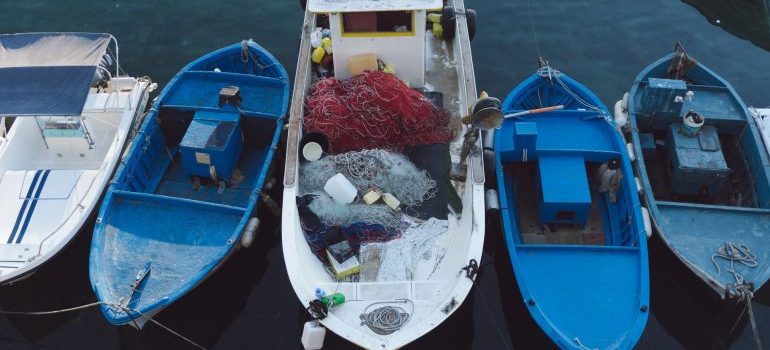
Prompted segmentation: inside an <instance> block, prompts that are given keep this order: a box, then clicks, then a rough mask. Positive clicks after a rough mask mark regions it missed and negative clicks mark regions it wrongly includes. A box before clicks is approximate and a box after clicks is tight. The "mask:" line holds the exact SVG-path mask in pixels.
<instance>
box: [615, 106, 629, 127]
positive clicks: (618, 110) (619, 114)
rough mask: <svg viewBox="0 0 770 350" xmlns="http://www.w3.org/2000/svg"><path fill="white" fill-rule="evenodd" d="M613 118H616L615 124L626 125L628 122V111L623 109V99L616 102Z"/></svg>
mask: <svg viewBox="0 0 770 350" xmlns="http://www.w3.org/2000/svg"><path fill="white" fill-rule="evenodd" d="M613 118H614V119H615V124H616V125H617V126H618V127H621V128H622V127H624V126H626V124H628V112H626V111H624V110H623V101H622V100H618V102H615V111H614V114H613Z"/></svg>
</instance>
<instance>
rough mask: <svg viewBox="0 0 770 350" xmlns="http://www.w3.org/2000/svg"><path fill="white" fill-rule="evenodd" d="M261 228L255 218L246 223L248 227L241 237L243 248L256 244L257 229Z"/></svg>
mask: <svg viewBox="0 0 770 350" xmlns="http://www.w3.org/2000/svg"><path fill="white" fill-rule="evenodd" d="M258 228H259V219H258V218H256V217H254V218H251V219H249V221H248V222H247V223H246V227H245V228H244V229H243V234H242V235H241V247H244V248H248V247H251V244H252V243H254V237H256V236H257V229H258Z"/></svg>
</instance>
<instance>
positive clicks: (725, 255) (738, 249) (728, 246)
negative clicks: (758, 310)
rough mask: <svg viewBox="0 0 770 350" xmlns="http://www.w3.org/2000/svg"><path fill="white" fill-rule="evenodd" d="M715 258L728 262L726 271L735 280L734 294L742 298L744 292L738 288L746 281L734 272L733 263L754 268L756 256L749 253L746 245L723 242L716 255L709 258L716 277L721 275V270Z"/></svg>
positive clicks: (749, 250)
mask: <svg viewBox="0 0 770 350" xmlns="http://www.w3.org/2000/svg"><path fill="white" fill-rule="evenodd" d="M717 258H721V259H724V260H727V261H729V262H730V266H729V267H728V268H727V271H728V272H730V273H732V274H733V278H734V280H735V283H734V284H735V290H734V292H736V294H737V295H738V296H739V297H740V296H742V293H744V292H745V290H744V289H742V288H740V286H742V285H744V284H745V282H746V281H745V279H744V278H743V276H742V275H741V274H739V273H738V272H737V271H735V262H736V261H737V262H738V263H740V264H743V265H744V266H747V267H750V268H754V267H757V256H756V255H754V253H752V252H751V248H750V247H749V246H748V245H746V244H743V243H738V244H735V243H733V242H725V244H724V245H723V246H721V247H719V249H718V250H717V252H716V254H714V255H712V256H711V262H712V263H713V264H714V266H715V267H716V268H717V275H721V274H722V269H721V268H720V267H719V264H718V263H717V261H716V259H717ZM728 288H729V287H728ZM749 292H751V291H749Z"/></svg>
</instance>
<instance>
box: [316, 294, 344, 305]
mask: <svg viewBox="0 0 770 350" xmlns="http://www.w3.org/2000/svg"><path fill="white" fill-rule="evenodd" d="M321 302H322V303H324V305H326V306H329V296H328V295H327V296H323V297H321ZM331 302H332V304H333V305H339V304H342V303H344V302H345V295H344V294H342V293H334V294H332V295H331Z"/></svg>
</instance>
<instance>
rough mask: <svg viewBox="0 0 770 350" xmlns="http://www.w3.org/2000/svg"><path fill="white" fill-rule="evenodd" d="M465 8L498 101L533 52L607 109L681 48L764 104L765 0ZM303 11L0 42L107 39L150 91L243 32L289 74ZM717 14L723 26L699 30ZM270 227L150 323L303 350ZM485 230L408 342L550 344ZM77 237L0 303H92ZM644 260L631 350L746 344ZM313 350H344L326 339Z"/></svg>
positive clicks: (681, 274) (20, 21) (35, 327)
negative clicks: (475, 273)
mask: <svg viewBox="0 0 770 350" xmlns="http://www.w3.org/2000/svg"><path fill="white" fill-rule="evenodd" d="M467 1H468V5H469V7H474V8H476V9H477V10H478V17H479V27H478V32H477V37H476V40H475V42H474V43H473V49H474V60H475V63H476V74H477V82H478V85H479V87H480V88H481V89H485V90H487V91H489V92H490V93H491V94H492V95H497V96H502V95H504V94H505V93H506V92H507V91H508V90H510V89H511V88H512V87H513V86H514V85H515V84H516V83H517V82H519V81H521V80H522V79H524V78H525V77H526V76H528V75H529V74H531V73H532V71H533V69H534V68H535V62H536V58H537V56H538V54H540V55H542V56H544V57H545V58H547V59H548V60H550V62H551V63H552V65H554V66H555V67H557V68H558V69H560V70H562V71H564V72H567V73H569V74H571V75H572V76H573V77H575V78H577V79H578V80H580V81H582V82H583V83H585V84H586V85H587V86H589V87H590V88H592V89H593V90H594V91H595V92H596V93H597V95H598V96H599V97H600V98H602V100H603V101H604V102H605V103H606V104H608V105H611V104H612V103H614V101H615V100H617V99H618V98H619V97H620V96H621V94H622V93H623V92H625V91H626V90H627V89H628V88H629V86H630V85H631V82H632V81H633V79H634V77H635V76H636V74H637V73H638V72H639V71H640V70H641V69H642V68H644V67H645V66H646V65H647V64H649V63H650V62H652V61H653V60H655V59H657V58H658V57H660V56H662V55H664V54H666V53H668V52H669V51H670V50H671V49H672V48H673V44H674V42H675V41H682V42H683V43H684V45H685V47H686V48H687V49H688V51H689V53H690V54H691V55H692V56H694V57H696V58H698V59H700V60H701V61H702V62H704V63H706V64H707V65H709V66H710V67H712V68H713V69H715V70H716V71H717V72H719V73H720V74H722V75H723V76H724V77H725V78H726V79H728V80H729V81H731V82H732V83H733V84H734V85H735V87H736V89H737V90H738V92H739V93H741V94H742V96H743V98H744V99H745V100H746V102H747V103H748V104H749V105H756V106H767V105H770V89H768V87H769V86H770V53H768V52H767V51H765V50H764V49H762V48H761V47H765V48H767V44H766V43H768V42H770V40H769V39H768V38H770V30H767V28H768V16H767V5H768V4H767V0H740V1H729V2H728V1H717V0H713V1H706V0H703V1H697V0H688V1H687V2H688V3H690V4H689V5H688V4H686V3H684V2H679V1H676V0H646V1H636V2H631V1H606V0H605V1H557V0H541V1H532V3H531V5H528V3H527V2H526V1H523V0H517V1H511V0H505V1H491V0H467ZM724 3H730V6H727V7H725V6H722V5H723V4H724ZM761 11H764V14H763V13H762V12H761ZM530 13H531V17H530ZM704 15H705V16H707V17H708V19H707V18H704ZM301 17H302V14H301V13H300V11H299V7H298V5H297V2H296V1H292V0H288V1H280V0H279V1H264V0H262V1H244V0H232V1H202V0H187V1H180V0H155V1H151V0H134V1H124V2H123V1H121V2H115V1H107V0H101V1H76V0H61V1H40V0H26V1H16V0H5V1H1V2H0V32H27V31H96V32H102V31H103V32H110V33H112V34H114V35H115V36H116V37H117V38H118V40H119V42H120V45H121V46H120V51H121V54H122V55H121V64H122V66H123V67H124V69H125V70H126V71H127V72H129V73H130V74H132V75H137V76H140V75H149V76H151V77H152V78H153V80H154V81H156V82H158V83H159V84H161V85H163V84H164V83H165V82H166V81H168V79H169V78H170V77H171V76H172V75H173V74H174V73H175V72H176V71H177V70H178V69H179V68H181V67H182V66H183V65H184V64H185V63H187V62H189V61H190V60H192V59H194V58H196V57H198V56H200V55H202V54H204V53H206V52H209V51H211V50H213V49H216V48H219V47H222V46H224V45H227V44H229V43H232V42H235V41H238V40H240V39H243V38H249V37H252V38H254V39H256V40H257V41H258V42H260V43H261V44H262V45H263V46H265V47H266V48H267V49H269V50H270V51H272V52H273V53H274V54H275V55H276V56H277V57H278V58H279V59H280V60H281V61H283V62H284V65H285V66H286V68H287V70H288V71H289V72H290V73H293V72H294V68H295V62H296V52H297V44H298V38H299V37H298V36H299V34H298V33H299V25H300V22H301ZM530 18H531V20H530ZM717 19H719V20H720V24H719V25H715V24H712V23H716V20H717ZM533 23H534V26H533V25H532V24H533ZM720 26H721V27H720ZM533 27H534V33H536V34H534V35H533ZM723 28H724V29H723ZM725 29H726V30H725ZM728 30H729V31H730V32H732V33H734V34H731V33H729V32H728ZM736 36H737V37H736ZM739 37H740V38H744V39H746V40H744V39H740V38H739ZM535 38H536V39H537V40H535ZM536 42H537V44H536ZM752 42H753V43H756V44H753V43H752ZM538 52H539V53H538ZM0 83H2V82H0ZM276 196H277V197H279V196H280V193H277V194H276ZM277 199H278V200H280V198H277ZM277 221H278V220H268V223H266V224H265V225H263V227H262V229H261V231H260V233H259V238H258V243H259V244H258V245H256V246H255V247H252V248H251V249H249V250H245V251H241V252H240V253H238V254H237V255H235V256H234V257H233V258H232V259H231V260H230V261H229V262H228V263H227V264H226V265H225V266H224V267H223V268H222V269H221V270H220V271H219V272H217V273H216V274H215V275H214V276H213V277H212V278H211V279H209V280H208V281H207V282H206V283H205V284H203V285H202V286H200V287H199V288H197V289H196V290H195V291H193V292H192V293H190V294H189V295H188V296H186V297H185V298H183V299H182V300H181V301H180V302H178V303H176V304H175V305H173V306H172V307H170V308H169V309H167V310H166V311H164V312H163V313H162V314H161V315H160V316H159V317H158V320H159V321H160V322H162V323H164V324H166V325H168V326H170V327H171V328H173V329H175V330H177V331H179V332H180V333H182V334H184V335H186V336H188V337H190V338H191V339H193V340H195V341H196V342H198V343H200V344H202V345H204V346H206V347H210V348H219V349H233V348H237V349H241V348H261V349H298V348H300V345H299V337H300V333H301V327H302V323H303V322H304V311H303V310H302V308H301V306H300V304H299V302H298V300H297V299H296V297H295V295H294V292H293V290H292V289H291V286H290V285H289V282H288V277H287V275H286V270H285V267H284V265H283V257H282V255H281V249H280V233H279V232H278V226H279V225H278V223H277ZM488 228H489V229H488V232H487V241H486V250H485V255H484V260H483V262H482V272H481V275H480V279H479V283H478V288H477V289H476V290H475V291H473V292H472V294H471V296H470V297H469V298H468V300H466V302H465V303H464V304H463V306H462V307H461V308H460V309H459V310H458V311H457V312H456V313H455V314H454V315H453V316H452V317H451V318H450V319H449V320H448V321H447V322H446V323H444V324H443V325H441V326H440V327H438V328H437V329H436V330H435V331H433V332H431V333H430V334H428V335H427V336H426V337H424V338H423V339H421V340H419V341H418V342H417V343H415V344H413V346H410V348H451V349H466V348H473V349H510V348H512V347H515V348H518V349H533V348H551V347H553V345H551V344H550V343H549V342H548V340H547V339H546V338H545V336H544V335H543V334H542V333H541V332H540V331H539V329H538V328H537V326H536V325H535V324H534V322H533V321H532V319H531V318H530V316H529V315H528V314H527V311H526V310H525V309H524V308H523V306H522V303H521V301H520V296H519V295H518V294H517V293H518V291H517V289H516V285H515V281H513V280H512V277H511V276H512V272H511V268H510V264H509V262H508V260H507V253H506V251H505V248H504V245H503V242H502V238H501V237H502V236H501V235H500V233H499V227H498V225H497V221H496V220H495V219H494V218H490V223H489V225H488ZM89 230H90V228H87V230H86V231H85V232H84V234H81V235H80V236H79V237H78V238H77V240H76V241H75V242H74V244H72V245H71V247H70V248H68V249H67V250H66V251H65V252H63V253H62V254H61V255H60V256H59V257H57V258H56V259H55V260H54V261H52V262H51V263H49V264H48V265H47V266H46V268H44V269H43V270H41V271H40V272H38V273H37V274H35V275H34V276H33V277H31V278H29V279H27V280H25V281H22V282H19V283H16V284H14V285H13V286H6V287H2V288H0V304H1V305H2V308H3V309H12V310H30V311H31V310H47V309H58V308H64V307H69V306H74V305H81V304H85V303H88V302H91V301H93V300H94V297H93V294H92V292H91V290H90V285H89V282H88V265H87V264H88V248H89V243H90V231H89ZM650 265H651V274H652V276H651V282H652V303H651V305H652V314H651V317H650V321H649V323H648V327H647V330H646V332H645V334H644V335H643V336H642V338H641V340H640V342H639V345H638V346H637V348H639V349H684V348H688V349H724V348H730V349H753V347H754V343H753V337H752V335H751V330H750V328H749V327H748V324H747V322H746V319H745V318H743V319H742V320H741V321H739V322H738V323H737V325H736V326H735V329H734V330H733V331H732V332H731V328H732V327H733V325H734V324H735V321H736V319H737V318H738V315H739V314H740V311H741V309H740V308H739V307H738V306H736V305H733V304H731V303H722V302H719V301H718V300H717V299H716V298H715V297H714V296H713V295H712V294H711V292H710V290H708V289H707V287H705V286H704V285H703V284H702V283H700V282H699V281H698V280H697V279H696V278H695V277H693V276H692V275H691V274H690V273H689V271H688V270H686V269H685V268H684V267H682V266H681V265H680V264H679V263H678V261H677V260H676V258H675V257H674V256H673V255H672V254H671V253H670V252H669V251H668V250H667V249H666V247H665V246H663V245H662V244H661V242H660V241H659V240H658V239H657V238H654V239H652V240H651V244H650ZM754 308H755V310H756V317H757V321H758V323H759V331H760V333H761V334H762V341H763V343H764V344H765V346H770V288H768V287H766V288H764V289H763V290H760V291H759V293H758V296H757V301H756V302H755V303H754ZM185 347H186V345H185V343H183V342H181V341H180V340H179V339H177V338H174V337H173V336H170V335H168V333H166V332H165V331H163V330H162V329H160V328H158V327H155V326H148V327H147V328H146V329H145V330H144V331H142V332H137V331H135V330H133V329H131V328H128V327H113V326H110V325H109V324H107V322H106V321H104V320H103V318H102V315H101V313H100V312H99V311H98V310H95V309H92V310H87V311H82V312H75V313H69V314H64V315H56V316H13V317H3V316H0V349H19V348H20V349H25V348H42V349H49V348H50V349H113V348H128V349H165V348H185ZM326 348H328V349H345V348H353V347H352V346H351V345H350V344H349V343H347V342H345V341H344V340H342V339H340V338H338V337H336V336H333V335H331V334H329V335H327V339H326Z"/></svg>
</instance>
